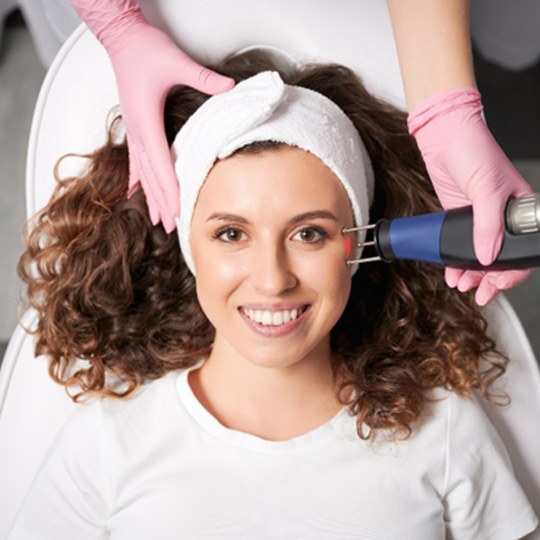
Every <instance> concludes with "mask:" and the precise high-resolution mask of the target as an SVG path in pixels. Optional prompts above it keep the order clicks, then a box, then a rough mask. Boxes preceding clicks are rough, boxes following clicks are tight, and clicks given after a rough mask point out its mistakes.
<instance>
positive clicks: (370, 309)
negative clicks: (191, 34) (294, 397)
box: [19, 53, 507, 438]
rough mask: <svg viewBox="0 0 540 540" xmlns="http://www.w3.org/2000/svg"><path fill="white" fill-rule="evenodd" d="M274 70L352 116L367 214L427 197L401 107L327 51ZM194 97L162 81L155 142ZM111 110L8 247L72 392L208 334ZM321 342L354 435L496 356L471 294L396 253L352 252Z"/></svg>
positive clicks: (107, 385) (44, 347)
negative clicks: (371, 175)
mask: <svg viewBox="0 0 540 540" xmlns="http://www.w3.org/2000/svg"><path fill="white" fill-rule="evenodd" d="M266 69H275V66H274V65H273V62H272V61H271V59H270V58H268V57H264V56H262V55H260V54H258V53H247V54H242V55H239V56H237V57H235V58H233V59H232V60H230V61H228V62H226V63H225V64H224V65H223V66H221V67H220V71H221V72H223V73H226V74H227V75H230V76H232V77H234V78H235V79H236V80H237V81H238V80H242V79H245V78H246V77H249V76H252V75H254V74H255V73H258V72H260V71H263V70H266ZM282 76H283V78H284V80H285V81H286V82H287V83H288V84H294V85H299V86H303V87H306V88H310V89H312V90H315V91H317V92H320V93H321V94H324V95H325V96H327V97H328V98H330V99H331V100H332V101H334V102H335V103H336V104H337V105H338V106H339V107H341V109H342V110H343V111H344V112H345V113H346V114H347V116H348V117H349V118H350V119H351V120H352V121H353V123H354V125H355V126H356V128H357V129H358V132H359V133H360V136H361V137H362V140H363V141H364V143H365V145H366V148H367V150H368V153H369V155H370V156H371V160H372V163H373V167H374V172H375V179H376V191H375V200H374V202H373V205H372V208H371V219H372V221H376V220H377V219H379V218H381V217H383V216H384V217H386V218H392V217H399V216H408V215H415V214H421V213H425V212H431V211H436V210H438V209H439V208H440V207H439V206H438V202H437V199H436V196H435V194H434V192H433V189H432V186H431V183H430V181H429V178H428V176H427V173H426V170H425V167H424V164H423V161H422V158H421V156H420V154H419V151H418V149H417V147H416V143H415V141H414V139H413V138H412V137H411V136H409V134H408V132H407V128H406V116H405V113H403V112H402V111H400V110H398V109H396V108H395V107H393V106H391V105H389V104H388V103H386V102H384V101H381V100H379V99H377V98H376V97H374V96H372V95H371V94H369V92H368V91H367V90H366V89H365V88H364V86H363V85H362V83H361V81H360V80H359V79H358V78H357V77H356V76H355V74H354V73H353V72H352V71H350V70H349V69H347V68H345V67H343V66H339V65H325V66H305V67H304V68H302V69H299V70H293V71H288V72H287V73H282ZM207 98H208V96H206V95H204V94H202V93H200V92H198V91H196V90H193V89H191V88H188V87H177V88H176V89H175V90H174V91H173V92H172V93H171V95H170V96H169V99H168V101H167V104H166V111H165V122H166V131H167V136H168V139H169V142H172V139H173V138H174V136H175V134H176V133H177V132H178V130H179V129H180V128H181V126H182V125H183V124H184V123H185V122H186V120H187V119H188V118H189V117H190V116H191V114H193V112H194V111H195V110H196V109H197V108H198V107H199V106H200V105H201V104H202V103H203V102H204V101H205V100H206V99H207ZM118 121H119V120H118V118H117V119H116V120H115V121H114V122H113V124H112V126H111V129H110V131H109V139H108V141H107V143H106V144H105V145H104V146H103V147H102V148H100V149H98V150H96V151H95V152H94V153H92V154H91V155H89V156H87V157H88V158H89V162H88V163H89V164H88V166H87V169H86V170H85V172H84V173H83V174H82V175H81V176H80V177H76V178H67V179H63V180H60V179H59V180H58V186H57V188H56V190H55V192H54V194H53V196H52V199H51V201H50V203H49V204H48V206H47V207H46V208H45V209H43V210H42V211H41V212H40V213H39V214H38V215H37V217H36V218H35V220H34V221H33V222H32V228H31V230H30V232H29V234H28V237H27V249H26V251H25V253H24V254H23V255H22V257H21V260H20V262H19V273H20V276H21V277H22V279H23V280H24V281H25V282H26V284H27V286H28V289H27V291H28V292H27V294H28V300H29V303H30V305H31V306H32V307H33V308H34V309H35V310H37V312H38V325H37V329H36V334H37V344H36V353H37V354H44V355H47V356H48V357H49V372H50V375H51V377H52V378H53V379H54V380H55V381H56V382H58V383H60V384H63V385H65V386H66V388H67V389H68V390H69V389H70V388H77V390H76V391H74V392H73V391H72V392H71V395H72V398H73V399H74V400H76V401H78V400H81V399H82V398H85V397H87V396H89V395H105V396H112V397H125V396H128V395H129V394H131V393H132V392H133V391H134V390H135V389H136V388H137V387H138V386H139V385H140V384H142V383H144V382H146V381H149V380H152V379H156V378H159V377H161V376H163V375H164V374H165V373H167V372H169V371H171V370H175V369H184V368H187V367H190V366H193V365H194V364H195V363H196V362H198V361H199V360H200V359H201V358H202V357H204V356H206V355H207V354H208V353H209V351H210V348H211V345H212V342H213V339H214V329H213V327H212V326H211V324H210V323H209V322H208V320H207V319H206V317H205V315H204V313H203V312H202V310H201V308H200V306H199V303H198V301H197V297H196V293H195V280H194V277H193V276H192V274H191V273H190V272H189V270H188V269H187V267H186V265H185V263H184V260H183V258H182V254H181V252H180V249H179V246H178V240H177V237H176V235H175V234H170V235H168V234H166V233H165V232H164V230H163V228H162V227H161V226H155V227H154V226H152V224H151V222H150V219H149V216H148V212H147V209H146V206H145V202H144V197H143V195H142V193H141V191H139V192H137V193H136V194H135V195H133V196H132V197H131V198H130V199H129V200H127V199H126V192H127V187H128V151H127V146H126V143H125V141H120V142H119V141H117V137H116V127H117V126H118ZM242 151H249V148H248V149H243V150H242ZM331 343H332V349H333V351H334V352H335V353H336V354H335V358H336V360H334V362H335V365H334V366H333V367H334V372H335V373H338V372H339V373H340V374H341V376H342V377H344V379H343V378H342V379H341V380H342V381H343V382H342V384H341V386H340V393H339V395H340V399H342V401H343V402H345V401H347V400H346V399H345V398H344V397H343V396H344V395H346V394H347V395H350V396H352V397H351V398H349V400H348V401H347V403H346V404H347V405H348V406H349V408H350V410H351V412H352V413H354V414H355V415H357V422H358V433H359V436H360V437H362V438H369V437H371V436H372V435H373V434H374V433H375V432H376V430H379V429H390V430H391V431H393V432H394V433H400V434H401V435H403V436H408V435H409V434H410V433H411V430H412V426H413V424H414V422H415V421H416V420H417V419H418V418H419V417H420V415H421V413H422V411H423V410H424V408H425V405H426V403H427V402H428V400H429V391H430V390H431V389H433V388H435V387H443V388H446V389H449V390H451V391H455V392H458V393H460V394H463V395H470V394H471V392H472V390H473V389H474V390H477V391H479V393H480V394H482V395H483V396H484V397H485V398H487V399H489V400H492V399H493V396H492V394H491V393H490V387H491V385H492V383H493V382H494V380H495V379H496V378H498V377H499V376H500V375H501V374H503V373H504V371H505V367H506V363H507V358H506V357H504V356H503V355H501V354H499V353H497V351H496V350H495V345H494V343H493V341H492V340H491V339H490V338H489V337H488V336H487V335H486V322H485V320H484V319H483V318H482V316H481V314H480V313H479V310H478V309H477V307H476V305H475V304H474V301H473V297H472V295H471V294H461V293H458V292H457V291H455V290H453V289H450V288H448V287H447V286H446V285H445V283H444V279H443V273H442V270H441V268H439V267H436V266H433V265H429V264H423V263H417V262H410V261H397V262H394V263H393V264H386V263H383V262H381V263H373V264H369V265H363V266H361V268H360V270H359V271H358V272H357V273H356V275H355V276H354V278H353V283H352V292H351V295H350V298H349V301H348V304H347V307H346V309H345V311H344V313H343V315H342V317H341V318H340V320H339V321H338V323H337V324H336V326H335V327H334V329H333V330H332V333H331ZM76 359H82V360H85V361H86V362H85V363H83V364H81V363H77V364H76V362H75V361H76ZM118 383H122V384H121V385H119V384H118ZM346 389H353V390H354V392H348V393H346V392H344V390H346Z"/></svg>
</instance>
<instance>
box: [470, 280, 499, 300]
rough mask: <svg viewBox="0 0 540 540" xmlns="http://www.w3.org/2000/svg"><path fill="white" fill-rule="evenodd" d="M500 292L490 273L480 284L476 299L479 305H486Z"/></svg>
mask: <svg viewBox="0 0 540 540" xmlns="http://www.w3.org/2000/svg"><path fill="white" fill-rule="evenodd" d="M498 293H499V288H498V287H497V285H496V284H495V283H494V281H493V280H492V279H491V278H490V276H489V275H488V276H486V277H485V278H484V279H483V280H482V281H481V282H480V284H479V285H478V289H477V290H476V294H475V295H474V299H475V301H476V303H477V304H478V305H479V306H485V305H486V304H487V303H489V302H491V301H492V300H493V299H494V298H495V297H496V296H497V294H498Z"/></svg>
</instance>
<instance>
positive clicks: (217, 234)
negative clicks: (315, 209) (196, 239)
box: [213, 226, 328, 244]
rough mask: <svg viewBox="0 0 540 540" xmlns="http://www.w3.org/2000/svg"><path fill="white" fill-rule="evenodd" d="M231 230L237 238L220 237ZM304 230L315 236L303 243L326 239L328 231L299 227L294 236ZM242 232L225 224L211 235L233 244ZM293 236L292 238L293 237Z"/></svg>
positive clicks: (318, 228)
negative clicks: (236, 234) (237, 235)
mask: <svg viewBox="0 0 540 540" xmlns="http://www.w3.org/2000/svg"><path fill="white" fill-rule="evenodd" d="M231 232H235V233H238V234H239V235H240V237H239V238H236V239H231V238H227V239H225V238H222V237H223V235H224V234H227V233H231ZM305 232H312V233H315V235H317V237H316V238H315V239H314V240H305V243H306V244H317V243H319V242H322V241H323V240H325V239H327V238H328V233H327V232H326V231H325V230H324V229H321V228H320V227H313V226H312V227H304V228H302V229H300V230H299V231H297V232H296V233H295V234H294V236H297V235H298V234H302V233H305ZM243 234H244V232H243V231H242V230H241V229H239V228H237V227H231V226H227V227H222V228H221V229H218V230H217V231H216V232H215V233H214V235H213V237H214V238H215V239H216V240H220V241H222V242H226V243H229V244H234V243H236V242H237V241H239V240H240V238H241V235H243ZM294 236H293V238H294Z"/></svg>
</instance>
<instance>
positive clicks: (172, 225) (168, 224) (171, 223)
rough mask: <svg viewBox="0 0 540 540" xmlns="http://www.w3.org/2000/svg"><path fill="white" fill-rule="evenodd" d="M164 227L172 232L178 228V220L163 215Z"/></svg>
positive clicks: (168, 231) (167, 231)
mask: <svg viewBox="0 0 540 540" xmlns="http://www.w3.org/2000/svg"><path fill="white" fill-rule="evenodd" d="M162 221H163V228H164V229H165V232H166V233H167V234H171V233H172V232H174V230H175V229H176V221H175V220H174V219H172V218H171V217H169V216H167V217H165V216H163V220H162Z"/></svg>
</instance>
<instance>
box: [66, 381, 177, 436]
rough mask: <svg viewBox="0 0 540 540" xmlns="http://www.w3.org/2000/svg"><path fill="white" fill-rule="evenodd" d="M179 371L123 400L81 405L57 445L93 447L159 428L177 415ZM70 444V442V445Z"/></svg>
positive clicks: (106, 399) (104, 399)
mask: <svg viewBox="0 0 540 540" xmlns="http://www.w3.org/2000/svg"><path fill="white" fill-rule="evenodd" d="M179 373H181V372H179V371H173V372H170V373H168V374H166V375H165V376H164V377H162V378H160V379H157V380H155V381H151V382H149V383H146V384H144V385H142V386H141V387H139V388H138V389H137V390H135V391H134V392H133V394H131V395H129V396H128V397H126V398H122V399H118V398H111V397H96V398H90V399H89V400H88V401H85V402H83V403H80V404H78V405H77V407H76V408H75V410H74V412H73V414H72V415H71V417H70V418H69V419H68V421H67V422H66V424H65V426H64V428H63V429H62V431H61V432H60V434H59V437H58V440H57V444H62V445H66V444H67V445H69V446H72V445H74V444H77V445H79V446H81V447H82V446H86V445H91V446H94V445H95V444H96V443H99V441H102V442H103V444H105V445H106V446H110V442H111V441H114V440H118V439H122V438H125V437H126V436H127V435H128V434H134V433H135V432H140V433H144V432H145V431H146V432H148V431H152V430H156V429H158V428H159V426H160V425H161V424H162V423H163V421H164V420H165V419H167V418H170V417H171V412H172V411H176V412H177V411H178V410H179V406H178V399H177V392H176V380H177V378H178V376H179ZM70 441H71V442H70Z"/></svg>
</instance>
